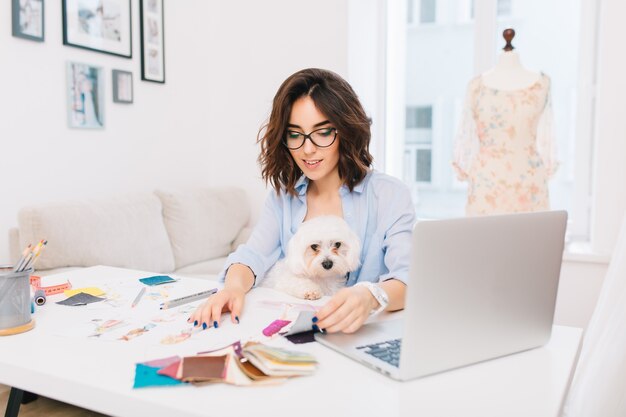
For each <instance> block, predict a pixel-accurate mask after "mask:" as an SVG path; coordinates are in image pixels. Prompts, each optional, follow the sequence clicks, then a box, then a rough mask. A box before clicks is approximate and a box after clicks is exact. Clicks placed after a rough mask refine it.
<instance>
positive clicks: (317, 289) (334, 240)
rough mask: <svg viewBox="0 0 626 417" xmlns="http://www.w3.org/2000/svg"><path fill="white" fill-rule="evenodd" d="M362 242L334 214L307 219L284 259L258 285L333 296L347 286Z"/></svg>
mask: <svg viewBox="0 0 626 417" xmlns="http://www.w3.org/2000/svg"><path fill="white" fill-rule="evenodd" d="M360 253H361V244H360V242H359V238H358V236H357V235H356V234H355V233H354V232H353V231H352V230H351V229H350V227H349V226H348V224H347V223H346V222H345V220H343V219H342V218H340V217H337V216H320V217H315V218H313V219H311V220H308V221H306V222H304V223H302V225H300V228H298V231H297V232H296V234H295V235H293V237H292V238H291V240H290V241H289V244H288V245H287V253H286V254H285V258H283V259H281V260H279V261H278V262H276V264H275V265H274V266H273V267H272V268H271V269H270V270H269V272H268V273H267V276H266V277H265V279H264V280H263V281H262V282H261V286H263V287H269V288H274V289H277V290H279V291H283V292H285V293H287V294H290V295H293V296H295V297H298V298H303V299H305V300H317V299H318V298H320V297H321V296H322V295H332V294H334V293H335V291H337V290H338V289H340V288H342V287H344V286H345V285H346V275H347V274H348V272H351V271H354V270H355V269H356V268H357V267H358V266H359V254H360Z"/></svg>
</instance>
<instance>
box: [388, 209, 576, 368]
mask: <svg viewBox="0 0 626 417" xmlns="http://www.w3.org/2000/svg"><path fill="white" fill-rule="evenodd" d="M566 221H567V212H565V211H550V212H537V213H521V214H506V215H496V216H484V217H466V218H460V219H449V220H433V221H423V222H418V223H417V224H416V225H415V228H414V232H413V237H412V239H413V241H412V249H411V264H410V273H409V276H410V282H409V285H408V288H407V295H406V305H405V313H404V317H405V320H404V322H405V325H404V331H403V338H402V339H403V340H402V352H401V356H400V379H411V378H415V377H418V376H423V375H428V374H432V373H436V372H441V371H444V370H447V369H451V368H456V367H460V366H464V365H468V364H471V363H475V362H480V361H484V360H487V359H491V358H495V357H498V356H503V355H508V354H511V353H514V352H519V351H522V350H526V349H531V348H534V347H538V346H541V345H543V344H545V343H546V342H547V341H548V340H549V338H550V333H551V330H552V322H553V318H554V307H555V302H556V294H557V288H558V281H559V275H560V270H561V261H562V255H563V246H564V236H565V228H566Z"/></svg>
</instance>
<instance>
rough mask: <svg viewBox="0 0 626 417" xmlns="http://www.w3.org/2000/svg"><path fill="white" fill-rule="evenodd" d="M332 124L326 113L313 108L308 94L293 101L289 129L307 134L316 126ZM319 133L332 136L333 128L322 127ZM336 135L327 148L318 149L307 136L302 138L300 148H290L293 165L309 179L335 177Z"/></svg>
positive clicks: (315, 129) (337, 158)
mask: <svg viewBox="0 0 626 417" xmlns="http://www.w3.org/2000/svg"><path fill="white" fill-rule="evenodd" d="M334 127H335V126H333V125H332V124H331V123H330V122H329V121H328V119H327V118H326V116H324V115H323V114H322V113H320V111H319V110H318V109H317V107H315V103H314V102H313V100H312V99H311V97H309V96H304V97H301V98H299V99H298V100H296V101H295V102H294V103H293V106H292V108H291V115H290V116H289V125H288V129H289V130H290V131H292V132H298V133H304V134H307V135H308V134H310V133H311V132H313V131H318V130H319V129H323V128H326V129H329V128H334ZM319 133H320V134H322V135H327V134H328V135H331V136H330V137H331V138H332V137H333V136H332V135H334V133H335V131H329V130H321V131H319ZM292 136H293V135H292ZM338 136H339V135H337V138H336V140H335V141H334V142H333V144H332V145H330V146H328V147H326V148H318V147H317V146H315V145H314V144H313V142H311V140H310V139H305V141H304V145H302V146H301V147H300V148H298V149H295V150H294V149H289V152H290V153H291V156H292V157H293V159H294V160H295V161H296V164H297V165H298V167H299V168H300V169H301V170H302V172H303V173H304V175H305V176H306V177H307V178H308V179H309V180H311V181H319V180H324V179H330V178H331V177H333V176H338V168H337V167H338V165H339V140H340V138H339V137H338ZM300 138H301V136H300ZM314 140H315V139H314Z"/></svg>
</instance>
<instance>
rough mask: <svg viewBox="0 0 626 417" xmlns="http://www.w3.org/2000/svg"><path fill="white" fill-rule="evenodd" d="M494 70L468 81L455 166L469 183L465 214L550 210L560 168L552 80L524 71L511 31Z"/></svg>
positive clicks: (541, 74) (457, 172)
mask: <svg viewBox="0 0 626 417" xmlns="http://www.w3.org/2000/svg"><path fill="white" fill-rule="evenodd" d="M503 36H504V38H505V40H506V41H507V44H506V46H505V47H504V48H503V49H504V52H503V53H502V55H501V56H500V57H499V59H498V62H497V64H496V66H495V67H494V68H492V69H491V70H489V71H487V72H485V73H484V74H481V75H479V76H477V77H475V78H474V79H473V80H471V81H470V83H469V85H468V89H467V95H466V99H465V110H464V115H463V119H462V123H461V126H460V129H459V133H458V135H457V140H456V144H455V151H454V161H453V163H452V165H453V167H454V169H455V171H456V174H457V178H458V179H459V180H461V181H467V182H468V183H469V187H468V196H467V205H466V214H468V215H483V214H499V213H514V212H527V211H540V210H549V208H550V205H549V196H548V179H549V178H550V177H551V176H552V175H553V174H554V172H555V171H556V168H557V163H556V158H555V155H556V147H555V137H554V134H553V132H552V118H553V117H552V106H551V101H550V78H549V77H548V76H547V75H545V74H543V73H536V72H533V71H529V70H527V69H525V68H524V67H523V66H522V64H521V62H520V59H519V55H518V54H517V53H516V52H514V51H513V46H512V45H511V40H512V39H513V36H515V31H514V30H513V29H507V30H505V31H504V33H503Z"/></svg>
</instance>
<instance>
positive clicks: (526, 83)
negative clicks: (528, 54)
mask: <svg viewBox="0 0 626 417" xmlns="http://www.w3.org/2000/svg"><path fill="white" fill-rule="evenodd" d="M503 36H504V39H505V40H506V42H507V43H506V46H505V47H504V48H502V49H504V52H503V53H502V54H501V55H500V57H499V58H498V62H497V63H496V66H495V67H493V68H492V69H490V70H488V71H487V72H485V73H484V74H482V76H481V77H482V81H483V83H484V84H485V85H486V86H487V87H489V88H495V89H496V90H505V91H506V90H509V91H510V90H519V89H522V88H526V87H530V86H531V85H533V84H534V83H535V82H537V81H538V80H539V78H540V77H541V74H539V73H537V72H534V71H529V70H527V69H526V68H524V66H523V65H522V63H521V61H520V58H519V54H518V53H517V52H515V51H514V50H513V49H515V48H514V47H513V45H511V40H513V37H514V36H515V31H514V30H513V29H507V30H505V31H504V35H503Z"/></svg>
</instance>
